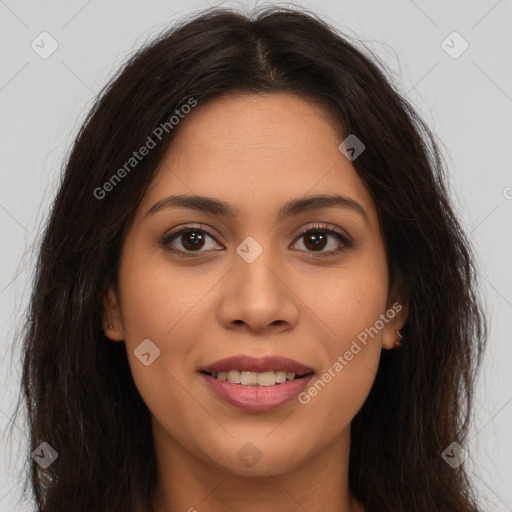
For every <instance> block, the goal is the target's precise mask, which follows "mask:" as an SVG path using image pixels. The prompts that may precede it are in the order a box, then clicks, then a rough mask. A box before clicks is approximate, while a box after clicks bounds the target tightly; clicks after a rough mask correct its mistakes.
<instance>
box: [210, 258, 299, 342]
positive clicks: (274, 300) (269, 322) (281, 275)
mask: <svg viewBox="0 0 512 512" xmlns="http://www.w3.org/2000/svg"><path fill="white" fill-rule="evenodd" d="M288 281H289V282H287V273H286V270H285V269H284V268H283V266H282V265H281V266H280V265H279V263H278V262H277V261H276V259H275V258H273V255H272V253H271V251H266V250H265V251H263V252H262V253H261V254H260V256H259V257H257V258H256V259H255V260H254V261H252V262H250V263H248V262H247V261H246V260H244V259H243V258H242V257H239V256H238V255H236V257H235V258H234V265H233V268H232V270H231V271H230V272H229V274H228V276H226V281H225V283H224V285H223V287H222V292H221V300H220V305H219V318H220V322H221V324H222V325H223V327H225V328H226V329H236V330H249V331H252V332H255V333H256V332H257V333H270V332H272V333H274V334H275V333H277V332H281V331H285V330H288V329H292V328H294V327H295V325H296V324H297V321H298V318H299V303H300V299H299V298H298V297H297V295H296V294H294V292H293V289H292V287H293V286H292V284H291V278H290V277H289V279H288Z"/></svg>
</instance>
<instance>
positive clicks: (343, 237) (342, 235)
mask: <svg viewBox="0 0 512 512" xmlns="http://www.w3.org/2000/svg"><path fill="white" fill-rule="evenodd" d="M209 229H211V228H210V226H206V225H205V224H200V223H197V224H196V223H191V224H184V225H180V226H176V227H175V228H173V229H171V230H170V231H168V232H166V233H165V234H164V235H163V236H162V237H161V239H160V243H161V245H162V246H164V247H165V248H167V250H169V251H170V252H172V253H174V254H178V255H181V256H193V255H194V254H198V255H199V254H201V253H208V252H211V251H181V250H176V249H168V245H169V243H170V242H171V240H172V239H173V238H174V237H175V236H176V235H178V234H180V233H182V232H184V231H193V230H197V231H202V232H203V233H205V234H206V235H207V236H209V237H210V238H212V239H213V240H215V242H217V243H219V242H218V241H217V239H216V237H215V236H214V235H212V234H211V233H210V231H209ZM312 231H313V232H314V231H322V232H325V233H328V234H331V235H332V234H334V235H337V236H338V237H339V239H340V241H341V243H342V247H341V248H339V249H335V250H331V251H326V252H322V251H318V252H315V251H298V252H301V253H302V252H306V253H307V254H310V255H311V256H313V257H324V256H325V257H326V256H334V255H337V254H339V253H341V252H342V251H343V250H345V249H349V248H351V247H352V246H353V241H352V239H351V238H350V236H349V235H348V234H347V233H346V232H344V230H341V229H340V228H339V227H337V226H335V225H333V224H329V223H325V222H313V223H312V224H309V225H307V226H305V227H304V228H302V229H301V230H300V231H299V232H298V233H297V234H296V235H295V236H294V241H293V242H292V245H294V244H295V243H297V240H298V239H300V237H301V236H304V235H305V234H307V233H309V232H312Z"/></svg>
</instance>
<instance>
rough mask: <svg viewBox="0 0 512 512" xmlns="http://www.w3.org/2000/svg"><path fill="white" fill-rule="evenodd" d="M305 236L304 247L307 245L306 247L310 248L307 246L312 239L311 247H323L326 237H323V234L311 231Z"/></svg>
mask: <svg viewBox="0 0 512 512" xmlns="http://www.w3.org/2000/svg"><path fill="white" fill-rule="evenodd" d="M306 238H307V242H306V244H305V245H306V247H308V249H310V248H311V247H309V246H308V243H309V242H310V241H311V240H312V241H313V245H312V248H313V249H323V248H324V247H325V240H326V237H325V235H324V234H322V233H320V232H314V233H311V234H310V235H308V236H307V237H306Z"/></svg>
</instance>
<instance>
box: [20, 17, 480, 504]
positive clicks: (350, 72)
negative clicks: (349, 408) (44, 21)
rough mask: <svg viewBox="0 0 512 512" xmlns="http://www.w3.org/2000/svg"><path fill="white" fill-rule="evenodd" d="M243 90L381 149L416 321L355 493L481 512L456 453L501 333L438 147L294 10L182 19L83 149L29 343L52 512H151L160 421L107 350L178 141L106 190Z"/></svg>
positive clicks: (375, 186) (366, 175)
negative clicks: (492, 325)
mask: <svg viewBox="0 0 512 512" xmlns="http://www.w3.org/2000/svg"><path fill="white" fill-rule="evenodd" d="M236 92H246V93H253V94H258V93H273V92H288V93H292V94H296V95H299V96H301V97H304V98H307V99H309V100H313V101H316V102H318V103H319V104H322V105H324V106H325V107H327V108H328V109H329V111H330V112H331V113H332V114H333V115H334V116H335V118H336V119H337V120H338V121H339V125H340V128H341V129H342V130H343V131H344V132H345V133H346V134H356V135H357V137H358V138H359V139H361V140H362V141H363V142H364V143H365V145H366V149H365V151H364V152H363V153H362V154H361V155H360V156H359V157H358V158H357V159H356V160H354V161H353V165H354V167H355V168H356V170H357V172H358V174H359V176H360V178H361V179H362V180H363V182H364V183H365V185H366V187H367V188H368V190H369V191H370V193H371V195H372V197H373V199H374V201H375V204H376V206H377V210H378V213H379V217H380V221H381V226H382V230H383V233H384V236H385V241H386V247H387V258H388V263H389V273H390V281H391V283H392V284H394V285H395V284H396V285H397V286H400V289H401V291H402V295H403V296H405V297H407V303H408V307H409V314H408V318H407V321H406V324H405V326H404V328H403V330H402V333H403V336H404V340H403V342H402V346H401V348H400V349H399V350H393V351H383V354H382V357H381V361H380V366H379V369H378V373H377V376H376V379H375V383H374V385H373V388H372V390H371V392H370V395H369V396H368V398H367V400H366V402H365V403H364V405H363V407H362V409H361V410H360V411H359V413H358V414H357V416H356V417H355V418H354V420H353V422H352V427H351V429H352V430H351V431H352V443H351V452H350V473H349V483H350V488H351V490H352V492H353V493H354V495H355V497H356V498H357V499H358V500H360V501H361V502H362V503H363V504H364V506H365V507H366V510H367V512H377V511H378V512H382V511H389V512H414V511H418V512H419V511H421V512H426V511H428V512H434V511H450V512H455V511H458V512H470V511H471V512H475V511H477V510H478V505H477V501H476V498H475V496H474V493H473V491H472V487H471V484H470V479H469V478H468V475H467V472H466V469H465V465H464V464H462V465H460V466H458V467H456V468H452V467H451V465H449V464H447V462H445V460H443V458H442V457H441V453H442V452H443V450H445V449H446V448H447V447H448V446H449V445H450V444H451V443H452V442H457V443H459V444H460V445H462V446H464V444H465V440H466V433H467V428H468V424H469V421H470V418H471V412H472V411H471V405H472V388H473V385H474V379H475V375H476V371H477V368H478V366H479V363H480V360H481V357H482V353H483V349H484V346H485V340H486V324H485V318H484V315H483V314H482V309H481V305H480V303H479V300H478V296H477V293H476V290H477V288H476V279H475V277H476V271H475V263H474V257H473V255H472V250H471V247H470V243H469V241H468V239H467V237H466V235H465V234H464V232H463V230H462V229H461V226H460V224H459V222H458V220H457V218H456V216H455V214H454V211H453V209H452V206H451V203H450V200H449V194H448V191H447V188H446V185H445V183H446V177H445V173H446V171H445V165H444V163H443V159H442V157H441V154H440V151H439V149H438V146H437V145H436V141H435V138H434V136H433V134H432V133H431V132H430V131H429V128H428V127H427V126H426V124H425V123H424V122H423V121H422V120H421V119H420V117H419V116H418V115H417V113H416V112H415V111H414V109H413V108H412V107H411V105H410V104H409V103H408V102H407V100H406V99H405V98H404V97H403V95H402V94H400V93H399V92H398V90H397V89H396V88H395V86H394V85H392V84H391V83H390V82H389V81H388V79H387V78H386V72H385V69H384V67H383V66H382V64H380V63H379V62H378V61H377V59H375V58H374V57H373V58H370V57H369V56H368V55H366V53H365V51H363V50H362V49H357V48H356V45H355V44H351V43H349V42H348V38H347V37H345V36H343V35H342V34H341V33H340V32H337V31H336V30H334V29H333V28H331V27H329V26H328V25H327V24H326V23H325V22H323V21H322V20H320V19H318V17H316V15H314V14H312V13H309V12H307V11H306V10H304V9H302V10H301V11H299V10H292V9H287V8H282V7H272V8H265V9H261V10H257V11H254V12H253V13H252V14H250V15H243V14H241V13H238V12H236V11H234V10H231V9H210V10H208V11H206V12H201V13H199V14H196V15H195V16H194V17H193V18H192V19H191V18H190V17H188V18H186V19H183V21H181V22H180V23H178V24H177V25H176V26H174V27H172V29H171V30H169V31H167V32H165V33H163V34H162V35H161V36H159V37H158V38H157V39H155V40H153V41H152V42H151V43H149V44H147V45H146V46H144V47H143V48H141V49H140V50H138V51H137V52H136V54H135V55H133V56H132V57H131V58H130V59H129V61H128V62H127V63H126V64H125V65H124V66H123V68H122V69H121V70H120V71H119V72H118V74H117V76H115V77H114V78H113V79H112V80H111V82H110V83H109V84H108V85H107V86H106V87H105V89H104V90H103V91H102V92H101V94H100V95H99V97H98V99H97V101H96V103H95V105H94V107H93V108H92V110H91V111H90V113H89V115H88V117H87V119H86V121H85V122H84V124H83V126H82V128H81V129H80V132H79V133H78V136H77V137H76V140H75V143H74V145H73V147H72V150H71V152H70V154H69V158H68V159H67V163H66V165H65V172H64V175H63V179H62V182H61V184H60V188H59V190H58V193H57V196H56V199H55V202H54V204H53V207H52V211H51V215H50V218H49V221H48V223H47V225H46V229H45V232H44V237H43V239H42V243H41V246H40V251H39V259H38V262H37V267H36V274H35V281H34V287H33V292H32V297H31V302H30V306H29V311H28V313H27V317H26V324H25V326H24V330H23V335H22V338H21V339H22V341H23V374H22V386H23V399H24V403H25V405H26V410H27V411H26V412H27V421H28V424H29V427H30V442H31V449H32V450H33V449H35V448H36V447H37V446H39V445H40V443H42V442H47V443H49V444H50V445H51V446H52V447H53V448H54V449H55V450H56V451H57V452H58V459H57V460H55V462H54V463H53V464H51V465H50V466H49V467H47V468H46V469H44V468H42V467H41V466H40V465H39V464H37V463H35V462H33V461H32V460H30V463H31V465H30V468H29V470H28V471H27V476H28V478H27V480H28V481H29V482H30V485H31V492H32V494H33V496H34V497H35V502H36V504H37V510H38V511H39V512H62V511H64V510H73V512H82V511H83V512H91V511H93V510H94V511H95V512H101V511H108V512H112V511H123V512H136V511H139V510H144V511H149V510H150V502H151V495H152V491H153V488H154V485H155V481H156V477H157V473H156V463H155V456H154V446H153V439H152V433H151V422H150V413H149V411H148V408H147V407H146V405H145V404H144V402H143V400H142V399H141V397H140V395H139V393H138V391H137V389H136V387H135V384H134V381H133V379H132V376H131V373H130V368H129V365H128V360H127V356H126V349H125V346H124V345H123V344H121V343H112V342H110V341H109V340H108V339H107V338H106V337H105V334H104V332H103V326H102V321H101V318H102V298H103V295H104V293H105V291H106V289H107V287H108V285H109V284H112V283H113V284H116V282H117V281H116V280H117V267H118V262H119V255H120V249H121V245H122V242H123V235H124V233H125V232H126V230H127V228H128V227H129V226H130V223H131V221H132V219H133V215H134V213H135V210H136V208H137V206H138V204H139V203H140V201H141V198H142V196H143V195H144V192H145V190H146V188H147V186H148V184H149V183H150V181H151V180H152V178H153V176H154V173H155V170H156V168H157V166H158V163H159V162H160V161H161V159H162V157H163V155H164V153H165V151H166V149H167V148H168V147H169V145H170V143H171V141H172V139H173V133H174V131H173V130H172V129H169V130H164V132H163V133H162V137H161V140H159V141H158V144H157V146H156V147H155V148H154V149H152V150H151V151H150V152H149V154H148V155H147V156H146V157H145V158H144V159H143V160H141V161H140V162H138V163H137V166H136V168H134V169H133V170H132V171H131V172H130V173H129V174H128V175H126V176H125V175H123V179H122V180H119V181H116V182H115V186H114V185H113V186H112V188H113V190H110V191H109V193H108V194H105V195H104V196H103V197H101V198H98V197H97V196H98V195H102V194H98V192H97V190H98V187H102V186H103V185H104V184H105V183H107V182H108V181H109V180H110V179H111V178H112V175H113V174H114V173H116V171H117V170H118V169H120V168H122V166H123V165H124V164H125V163H126V162H127V161H128V160H129V159H130V158H131V157H132V154H133V151H135V150H137V149H138V148H140V147H142V146H143V145H144V144H145V143H146V141H147V138H148V136H149V135H150V134H151V133H153V131H154V130H155V128H156V127H158V126H160V125H162V124H163V123H166V122H168V120H169V118H170V116H171V115H172V114H173V112H174V111H175V110H176V109H179V108H180V105H183V104H184V103H185V102H186V101H188V100H190V98H194V100H195V101H197V102H198V103H199V104H201V103H202V102H205V101H208V100H213V99H215V98H218V97H220V96H221V95H226V94H233V93H236ZM340 142H341V141H340ZM95 191H96V194H95ZM18 405H19V404H18Z"/></svg>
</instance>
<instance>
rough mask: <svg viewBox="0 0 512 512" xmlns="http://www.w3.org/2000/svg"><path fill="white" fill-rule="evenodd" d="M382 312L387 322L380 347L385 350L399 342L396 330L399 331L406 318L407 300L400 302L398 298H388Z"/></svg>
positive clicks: (394, 346)
mask: <svg viewBox="0 0 512 512" xmlns="http://www.w3.org/2000/svg"><path fill="white" fill-rule="evenodd" d="M384 314H385V317H386V318H387V322H386V323H385V326H384V329H383V336H382V348H384V349H387V350H390V349H394V348H398V347H399V346H400V344H399V339H398V335H397V333H396V331H400V329H401V328H402V327H403V326H404V324H405V321H406V320H407V315H408V314H409V307H408V305H407V302H406V301H404V302H402V301H401V300H400V299H399V298H398V300H390V301H389V303H388V308H387V309H386V312H385V313H384ZM397 342H398V345H397Z"/></svg>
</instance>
